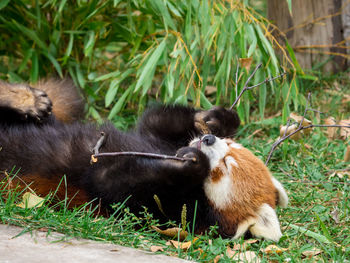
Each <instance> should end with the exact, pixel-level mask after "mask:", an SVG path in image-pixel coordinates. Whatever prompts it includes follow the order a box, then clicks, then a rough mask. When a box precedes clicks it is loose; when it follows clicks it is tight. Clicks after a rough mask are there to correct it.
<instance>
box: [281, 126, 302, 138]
mask: <svg viewBox="0 0 350 263" xmlns="http://www.w3.org/2000/svg"><path fill="white" fill-rule="evenodd" d="M297 129H298V126H297V125H296V124H293V125H290V126H287V125H285V126H281V127H280V136H281V137H282V136H283V135H286V136H287V135H289V134H291V133H292V132H295V131H296V130H297ZM290 138H291V139H292V140H295V141H297V140H299V139H301V132H300V131H299V132H297V133H295V134H293V135H292V136H291V137H290Z"/></svg>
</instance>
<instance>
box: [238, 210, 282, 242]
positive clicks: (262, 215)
mask: <svg viewBox="0 0 350 263" xmlns="http://www.w3.org/2000/svg"><path fill="white" fill-rule="evenodd" d="M248 229H249V231H250V232H251V233H252V235H254V236H255V237H263V238H265V239H269V240H273V241H276V242H277V241H278V240H279V239H280V238H281V236H282V233H281V229H280V224H279V221H278V218H277V215H276V212H275V210H274V209H273V208H272V207H271V206H269V205H268V204H262V206H261V207H260V208H259V211H258V213H257V215H256V217H254V218H249V219H247V220H245V221H243V222H242V223H240V224H239V225H238V227H237V231H236V234H235V236H234V237H233V238H238V237H240V236H242V235H243V234H244V233H245V232H246V231H247V230H248Z"/></svg>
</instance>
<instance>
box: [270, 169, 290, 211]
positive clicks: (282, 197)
mask: <svg viewBox="0 0 350 263" xmlns="http://www.w3.org/2000/svg"><path fill="white" fill-rule="evenodd" d="M272 183H273V185H274V186H275V187H276V189H277V192H278V205H279V206H280V207H287V205H288V195H287V193H286V191H285V190H284V187H283V185H282V184H281V183H280V182H279V181H278V180H277V179H276V178H275V177H273V176H272Z"/></svg>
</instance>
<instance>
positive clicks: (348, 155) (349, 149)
mask: <svg viewBox="0 0 350 263" xmlns="http://www.w3.org/2000/svg"><path fill="white" fill-rule="evenodd" d="M349 161H350V145H349V146H348V147H346V151H345V156H344V162H349Z"/></svg>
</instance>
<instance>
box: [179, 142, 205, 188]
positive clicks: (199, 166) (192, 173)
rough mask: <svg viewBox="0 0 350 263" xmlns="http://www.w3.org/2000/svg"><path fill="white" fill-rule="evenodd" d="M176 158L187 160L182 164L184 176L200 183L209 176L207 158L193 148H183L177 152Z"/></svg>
mask: <svg viewBox="0 0 350 263" xmlns="http://www.w3.org/2000/svg"><path fill="white" fill-rule="evenodd" d="M176 156H177V157H184V158H186V159H188V160H186V161H184V162H183V164H182V169H183V174H184V175H185V176H189V177H192V178H193V179H194V180H196V181H198V182H200V181H201V180H203V179H204V178H205V177H207V176H208V175H209V170H210V165H209V160H208V157H207V156H206V155H205V154H204V153H203V152H201V151H200V150H198V149H196V148H193V147H183V148H180V149H179V150H178V151H177V153H176Z"/></svg>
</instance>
